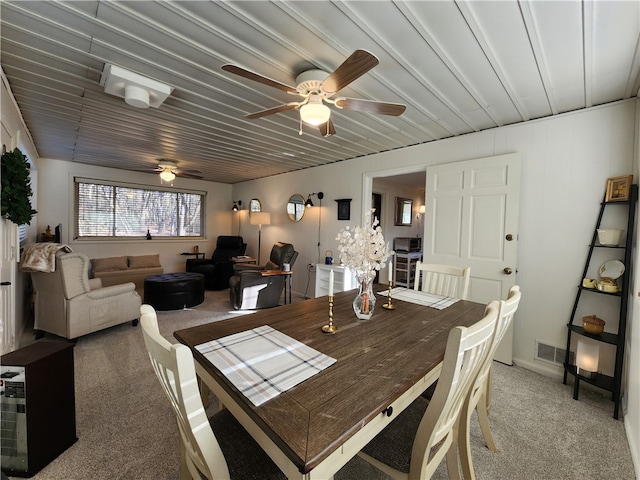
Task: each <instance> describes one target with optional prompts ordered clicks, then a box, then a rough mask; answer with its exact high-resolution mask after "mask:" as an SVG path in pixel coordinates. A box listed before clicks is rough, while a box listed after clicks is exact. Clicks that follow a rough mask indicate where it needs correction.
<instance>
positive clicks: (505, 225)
mask: <svg viewBox="0 0 640 480" xmlns="http://www.w3.org/2000/svg"><path fill="white" fill-rule="evenodd" d="M519 199H520V155H519V154H509V155H500V156H496V157H487V158H480V159H476V160H469V161H463V162H454V163H447V164H442V165H434V166H430V167H427V181H426V213H425V232H424V246H423V258H424V260H423V261H425V262H428V263H442V264H447V265H456V266H462V267H467V266H469V267H471V282H470V286H469V299H470V300H472V301H475V302H480V303H488V302H490V301H491V300H494V299H505V298H506V297H507V295H508V293H509V288H511V286H513V285H514V284H515V283H516V256H517V243H518V211H519ZM512 343H513V329H512V328H510V329H509V331H508V332H507V333H506V335H505V337H504V340H503V341H502V344H501V345H500V347H499V348H498V351H497V352H496V355H495V357H494V358H495V359H496V360H499V361H500V362H503V363H506V364H509V365H510V364H511V363H512Z"/></svg>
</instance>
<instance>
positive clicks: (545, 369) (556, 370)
mask: <svg viewBox="0 0 640 480" xmlns="http://www.w3.org/2000/svg"><path fill="white" fill-rule="evenodd" d="M513 364H514V365H517V366H518V367H522V368H526V369H527V370H531V371H532V372H536V373H539V374H540V375H544V376H545V377H551V378H558V379H562V376H563V374H564V370H563V369H562V367H556V366H554V365H551V364H550V363H549V364H547V363H545V362H531V361H529V360H524V359H522V358H515V357H514V359H513Z"/></svg>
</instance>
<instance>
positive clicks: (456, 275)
mask: <svg viewBox="0 0 640 480" xmlns="http://www.w3.org/2000/svg"><path fill="white" fill-rule="evenodd" d="M470 278H471V268H470V267H466V268H462V267H454V266H452V265H439V264H436V263H423V262H420V261H418V262H416V276H415V281H414V282H413V288H414V290H421V291H423V292H427V293H435V294H436V295H444V296H445V297H454V298H459V299H461V300H466V299H467V297H468V295H469V279H470Z"/></svg>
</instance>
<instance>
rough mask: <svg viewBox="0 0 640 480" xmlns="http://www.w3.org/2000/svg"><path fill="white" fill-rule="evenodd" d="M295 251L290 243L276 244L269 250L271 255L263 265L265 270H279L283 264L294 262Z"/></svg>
mask: <svg viewBox="0 0 640 480" xmlns="http://www.w3.org/2000/svg"><path fill="white" fill-rule="evenodd" d="M295 253H296V252H295V250H294V248H293V245H291V244H290V243H284V242H277V243H275V244H274V245H273V248H271V254H270V255H269V262H267V264H266V265H265V269H266V270H279V269H281V268H282V264H283V263H289V264H291V263H292V260H293V261H295V257H297V255H295V257H294V254H295Z"/></svg>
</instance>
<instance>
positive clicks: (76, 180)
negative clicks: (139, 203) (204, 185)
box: [73, 177, 207, 242]
mask: <svg viewBox="0 0 640 480" xmlns="http://www.w3.org/2000/svg"><path fill="white" fill-rule="evenodd" d="M81 183H83V184H92V185H101V186H109V187H113V188H130V189H133V190H146V191H150V192H168V193H172V194H176V195H179V194H187V195H198V196H199V197H200V235H182V236H181V235H162V236H153V237H152V238H153V239H154V240H155V239H157V240H162V241H184V240H203V239H206V231H207V226H206V218H207V215H206V207H207V192H206V191H204V190H192V189H186V188H175V187H173V186H158V185H153V186H152V185H143V184H139V183H127V182H120V181H117V180H99V179H95V178H86V177H73V230H74V234H73V238H74V241H78V242H104V241H109V242H126V241H140V240H147V238H146V233H145V234H144V235H135V236H116V235H94V236H80V235H79V232H80V222H79V210H78V207H79V184H81ZM176 204H177V202H176ZM112 207H113V206H112ZM113 213H114V216H115V211H114V212H113ZM175 214H176V216H177V214H178V212H177V207H176V212H175ZM152 235H153V233H152Z"/></svg>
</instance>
